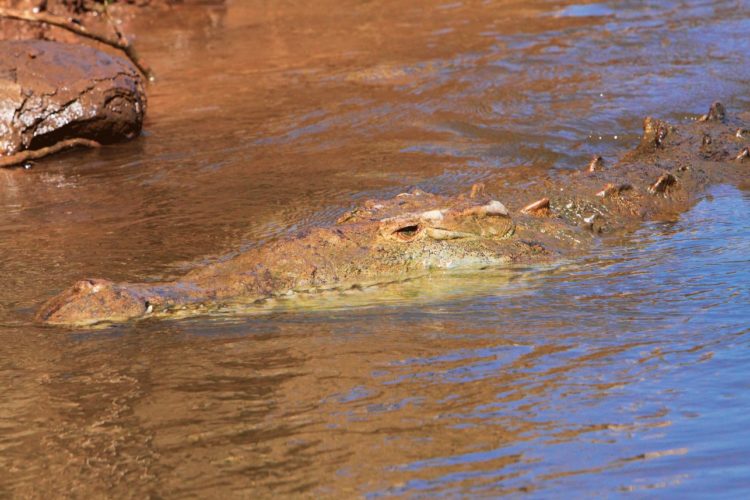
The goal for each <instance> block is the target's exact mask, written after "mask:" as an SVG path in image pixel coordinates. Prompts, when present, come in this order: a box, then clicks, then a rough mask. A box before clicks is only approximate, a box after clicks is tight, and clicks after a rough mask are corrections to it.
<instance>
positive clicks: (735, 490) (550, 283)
mask: <svg viewBox="0 0 750 500" xmlns="http://www.w3.org/2000/svg"><path fill="white" fill-rule="evenodd" d="M748 7H750V5H748V4H747V2H735V1H719V2H709V1H705V2H701V1H691V2H687V1H685V2H679V1H667V2H664V1H662V2H596V3H593V2H590V3H574V2H565V1H555V2H551V1H538V0H527V1H524V2H514V1H498V2H491V1H482V2H479V1H476V2H444V3H437V4H436V3H434V2H426V1H415V2H407V3H405V2H395V1H385V0H384V1H378V2H362V1H349V0H346V1H337V2H331V1H325V0H324V1H321V2H315V3H314V4H310V3H309V2H298V1H289V2H284V3H278V2H260V1H244V2H240V1H235V2H227V3H225V4H223V3H214V4H210V3H209V4H203V5H195V6H190V5H188V6H180V7H177V8H175V9H174V10H172V11H169V12H166V13H165V14H163V15H160V16H159V17H158V19H156V20H154V21H148V20H141V21H139V22H136V23H135V24H131V25H127V26H126V28H128V29H132V30H135V32H137V33H139V38H138V40H137V43H138V44H139V47H140V50H141V52H142V54H143V56H144V57H145V58H146V59H148V61H149V63H150V64H151V65H152V66H153V67H154V68H155V70H156V72H157V74H158V82H157V83H156V84H155V85H153V86H152V87H151V88H150V94H149V115H148V119H147V124H146V128H145V132H144V135H143V137H141V138H139V139H138V140H136V141H133V142H131V143H128V144H125V145H122V146H117V147H107V148H103V149H101V150H98V151H89V152H80V151H78V152H75V153H70V154H65V155H60V156H58V157H56V158H53V159H49V160H48V161H45V162H40V163H38V164H37V165H36V166H35V167H34V168H32V169H31V170H28V171H24V170H8V171H2V172H0V209H2V214H3V215H2V217H0V284H2V286H1V287H0V387H1V388H2V391H0V496H5V495H7V496H21V497H23V496H33V497H49V496H51V495H58V494H59V493H60V492H61V491H66V492H70V493H72V494H74V495H77V496H81V497H91V496H112V497H143V496H146V495H152V496H170V497H196V496H215V497H218V496H233V497H248V496H253V497H255V496H260V497H271V496H278V495H299V496H333V497H349V496H366V497H372V498H379V497H383V496H393V495H397V496H398V495H401V496H409V497H420V496H423V497H433V496H449V497H454V496H460V495H478V496H496V495H499V494H502V493H518V492H526V493H529V494H530V495H532V496H538V497H545V498H546V497H551V496H552V497H555V496H584V495H587V496H593V495H596V496H599V495H602V496H617V495H619V494H621V493H625V492H631V491H634V492H636V493H638V494H639V495H643V494H646V495H653V496H666V495H672V496H679V497H684V496H698V495H708V494H717V493H719V492H721V494H722V496H727V497H729V496H734V497H742V496H747V495H748V494H749V493H750V480H748V478H749V477H750V461H748V459H747V457H748V456H750V435H748V431H747V429H748V424H750V421H749V419H748V417H747V414H748V411H747V409H748V408H750V396H748V394H750V391H748V389H750V384H749V383H748V381H749V380H750V369H749V368H748V366H750V363H748V362H749V361H750V336H749V335H748V334H750V271H748V269H750V267H749V266H748V264H749V263H750V257H749V256H750V225H748V224H749V222H748V218H747V217H746V214H747V213H748V210H750V196H749V195H748V191H747V185H746V186H744V189H743V187H732V186H718V187H716V188H714V189H713V190H712V191H711V192H710V193H709V194H708V195H707V196H706V197H705V198H704V199H702V201H700V202H699V203H698V204H697V205H696V206H695V207H694V208H693V209H692V210H691V211H689V212H688V213H686V214H684V216H683V217H681V218H680V219H679V220H676V221H671V222H668V223H667V222H662V223H658V224H656V223H652V224H648V225H645V226H644V227H643V228H642V229H641V230H640V231H639V232H638V233H636V234H634V235H626V236H623V237H622V238H619V239H616V240H612V241H606V242H602V244H601V245H600V246H599V247H598V248H596V249H595V251H594V252H593V253H592V255H590V256H589V257H587V258H586V259H582V260H580V261H574V262H565V263H561V264H559V265H557V266H553V267H551V268H538V269H525V270H514V271H495V272H490V273H484V274H468V275H460V276H435V277H432V278H429V279H425V280H419V281H414V282H409V283H405V284H403V285H399V286H393V287H387V288H386V289H383V290H366V291H361V292H353V293H349V294H346V295H335V296H333V295H332V296H327V297H317V298H314V299H312V298H308V299H302V300H299V301H289V302H288V303H283V304H278V305H275V306H274V307H268V308H265V309H264V310H262V311H255V313H254V314H239V315H238V314H224V315H219V316H215V317H210V318H207V317H204V318H194V319H189V320H181V321H160V322H158V321H144V322H140V323H134V324H128V325H122V326H118V327H113V328H110V329H107V330H103V331H102V330H97V331H83V332H69V331H65V330H57V329H54V328H38V327H36V326H34V325H33V324H32V323H31V315H32V314H33V311H34V310H35V309H36V307H37V306H38V305H39V303H40V302H42V301H43V300H44V299H45V298H47V297H49V296H50V295H52V294H53V293H55V292H57V291H59V290H61V289H62V288H63V287H65V286H67V285H69V284H70V283H71V282H72V281H74V280H76V279H79V278H81V277H84V276H99V277H107V278H110V279H116V280H128V281H144V280H156V279H163V278H170V277H174V276H179V275H180V274H182V273H184V272H186V270H187V269H190V268H191V267H194V266H196V265H199V264H201V263H205V262H210V261H212V260H214V259H217V258H221V257H222V256H226V255H229V254H231V253H233V252H236V251H239V250H241V249H243V248H248V247H252V246H254V245H259V244H262V243H263V242H265V241H268V240H270V239H273V238H276V237H279V236H281V235H284V234H289V233H291V232H294V231H297V230H299V229H303V228H306V227H310V226H312V225H317V224H326V223H330V222H331V221H333V220H335V218H336V217H337V216H338V215H339V214H340V213H341V212H343V211H344V210H345V209H347V208H349V207H351V206H352V204H354V203H356V202H357V201H358V200H361V199H363V198H366V197H369V196H389V195H393V194H395V193H398V192H400V191H402V190H403V189H404V188H405V187H406V186H409V185H419V186H420V187H422V188H423V189H427V190H431V191H435V192H440V193H449V194H450V193H456V192H460V191H463V190H466V189H468V187H469V186H470V185H471V183H472V182H475V181H477V180H481V179H484V178H487V177H489V176H492V175H493V174H496V173H498V172H500V171H502V172H504V173H505V175H508V176H509V177H508V178H509V179H510V181H515V182H518V183H519V185H521V184H522V182H523V181H524V179H527V178H529V177H530V176H537V175H543V174H545V173H547V172H549V171H550V170H552V169H573V168H580V167H581V166H582V165H584V164H585V163H586V162H587V160H588V159H589V157H590V156H591V155H592V154H594V153H599V154H604V155H605V156H606V157H607V159H608V160H612V161H614V159H615V158H616V157H617V156H618V155H620V154H622V153H623V152H624V151H625V150H626V149H627V148H629V147H632V146H633V144H634V143H635V141H636V140H637V137H638V134H639V129H640V123H641V120H642V118H643V116H645V115H646V114H653V115H656V116H659V117H664V118H668V119H671V120H675V121H679V120H686V119H690V118H693V117H695V116H696V115H697V114H699V113H702V112H705V109H706V108H707V106H708V104H709V103H710V102H711V101H712V100H714V99H716V98H720V99H721V100H722V101H724V102H725V103H726V104H727V106H728V107H729V108H730V109H733V110H741V111H750V98H748V92H747V89H748V82H750V69H748V66H747V56H746V54H747V52H748V49H750V9H748ZM562 492H565V493H564V494H563V493H562Z"/></svg>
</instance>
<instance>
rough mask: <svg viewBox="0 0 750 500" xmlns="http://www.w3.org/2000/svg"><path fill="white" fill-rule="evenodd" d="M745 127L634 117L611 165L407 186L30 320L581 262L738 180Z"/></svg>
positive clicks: (66, 301) (120, 317)
mask: <svg viewBox="0 0 750 500" xmlns="http://www.w3.org/2000/svg"><path fill="white" fill-rule="evenodd" d="M744 118H745V117H744V116H739V115H738V116H735V117H729V116H728V115H727V113H726V110H725V108H724V106H723V105H722V104H721V103H719V102H715V103H713V104H712V105H711V107H710V110H709V112H708V113H707V114H706V115H703V116H701V117H699V118H698V117H697V118H696V119H694V120H691V121H689V122H687V123H683V124H681V125H679V126H678V125H673V124H670V123H667V122H666V121H663V120H659V119H655V118H652V117H647V118H646V119H645V120H644V123H643V129H644V131H643V136H642V138H641V141H640V143H639V144H638V146H637V147H636V148H635V149H634V150H632V151H630V152H628V153H626V154H625V155H624V156H623V157H622V158H621V159H620V160H619V161H618V162H616V163H614V164H612V165H611V166H607V164H606V162H605V161H604V159H603V158H601V157H599V156H596V157H594V159H592V161H591V163H590V164H589V165H587V166H586V167H585V168H581V169H580V170H576V171H564V172H552V173H550V174H548V175H547V176H546V177H544V178H540V179H535V180H531V181H528V182H526V184H525V185H524V186H523V187H522V188H519V186H514V185H513V184H512V183H510V182H508V180H507V178H505V177H504V176H502V175H497V176H495V177H494V178H491V179H489V180H486V181H485V182H484V183H479V184H475V185H473V186H472V187H471V190H470V192H467V193H463V194H460V195H457V196H444V195H438V194H432V193H428V192H425V191H423V190H421V189H417V188H412V189H410V190H408V191H407V192H404V193H401V194H399V195H397V196H395V197H393V198H390V199H381V200H378V199H376V200H368V201H366V202H364V203H363V204H362V205H361V206H358V207H357V208H354V209H353V210H351V211H349V212H347V213H345V214H344V215H343V216H341V217H340V218H339V219H338V221H336V222H335V223H332V224H331V225H330V226H327V227H314V228H311V229H309V230H307V231H305V232H303V233H300V234H296V235H293V236H288V237H285V238H281V239H278V240H276V241H273V242H271V243H268V244H266V245H263V246H260V247H257V248H252V249H250V250H247V251H245V252H242V253H240V254H239V255H237V256H235V257H233V258H231V259H229V260H226V261H223V262H219V263H214V264H211V265H207V266H205V267H200V268H197V269H194V270H192V271H190V272H188V273H187V274H185V275H184V276H183V277H181V278H179V279H177V280H175V281H170V282H153V283H117V282H112V281H109V280H106V279H83V280H80V281H78V282H77V283H75V284H74V285H73V286H71V287H70V288H68V289H67V290H64V291H63V292H61V293H60V294H58V295H56V296H54V297H52V298H51V299H49V300H48V301H47V302H46V303H45V304H43V305H42V306H41V308H40V309H39V311H38V313H37V314H36V320H37V321H39V322H41V323H45V324H50V325H66V326H71V327H76V326H90V325H95V324H102V323H119V322H126V321H131V320H137V319H141V318H149V317H165V316H170V315H174V314H175V313H176V312H177V311H181V312H182V314H183V315H184V314H204V313H205V312H207V311H209V310H211V309H212V308H216V307H220V306H222V305H226V304H228V303H243V304H247V303H252V302H262V301H264V300H267V299H269V298H273V297H279V296H287V295H293V294H298V293H316V292H321V291H333V290H346V289H352V288H360V287H369V286H374V285H380V284H386V283H392V282H398V281H403V280H406V279H414V278H418V277H421V276H425V275H426V274H428V273H430V272H431V271H432V270H436V269H465V268H469V269H487V268H497V267H510V266H518V265H523V266H528V265H535V264H543V263H550V262H554V261H557V260H560V259H562V258H570V257H572V256H575V255H581V254H583V253H585V252H586V250H587V249H590V248H591V246H592V244H594V242H595V241H596V240H597V238H598V237H599V236H600V235H603V234H610V233H616V232H623V231H628V230H632V229H634V228H636V227H638V225H639V224H641V223H642V222H643V221H644V220H655V219H663V218H670V217H674V216H676V215H677V214H679V213H680V212H683V211H685V210H687V209H688V208H690V207H691V206H692V205H693V204H695V203H696V202H697V201H698V200H699V199H700V196H702V194H703V193H704V192H705V191H706V188H707V187H708V186H709V185H711V184H713V183H719V182H724V183H735V184H739V183H741V182H744V181H745V180H746V177H747V175H746V174H747V171H748V168H750V149H749V148H748V145H750V131H748V130H747V129H746V128H743V121H742V119H744ZM186 311H187V313H186Z"/></svg>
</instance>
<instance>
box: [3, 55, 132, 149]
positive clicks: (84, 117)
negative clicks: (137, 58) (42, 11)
mask: <svg viewBox="0 0 750 500" xmlns="http://www.w3.org/2000/svg"><path fill="white" fill-rule="evenodd" d="M145 111H146V96H145V92H144V86H143V80H142V78H141V76H140V74H139V73H138V72H137V70H136V69H135V68H134V67H133V66H132V65H131V64H130V63H129V62H127V61H125V60H124V59H120V58H118V57H114V56H110V55H109V54H107V53H105V52H102V51H100V50H97V49H94V48H92V47H88V46H84V45H72V44H65V43H58V42H49V41H40V40H24V41H0V162H1V161H2V160H6V161H5V163H8V160H10V159H11V158H9V157H11V156H12V155H15V154H18V153H21V152H23V151H26V150H41V149H44V148H50V147H52V148H50V150H54V149H55V148H54V146H55V145H58V144H60V143H63V142H65V141H69V142H70V140H71V139H74V140H76V139H82V141H81V142H82V143H86V142H87V141H88V142H90V141H96V142H98V143H102V144H107V143H113V142H118V141H124V140H128V139H132V138H134V137H136V136H137V135H138V134H139V133H140V131H141V126H142V124H143V115H144V113H145ZM4 157H5V158H4Z"/></svg>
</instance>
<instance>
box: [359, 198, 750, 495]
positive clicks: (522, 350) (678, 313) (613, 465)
mask: <svg viewBox="0 0 750 500" xmlns="http://www.w3.org/2000/svg"><path fill="white" fill-rule="evenodd" d="M748 210H750V196H749V195H748V193H746V192H740V191H737V190H736V189H733V188H730V187H726V186H721V187H718V188H715V189H714V190H713V191H712V197H710V198H709V199H707V200H704V201H702V202H701V203H699V204H698V205H697V206H696V207H695V208H694V209H693V210H692V211H691V212H689V213H688V214H686V215H685V216H684V217H683V218H682V219H681V220H680V221H679V222H676V223H669V224H667V223H661V224H652V225H650V226H649V227H646V228H644V229H643V230H641V231H640V232H638V233H637V234H636V235H635V237H634V238H633V241H632V242H629V243H627V244H626V245H623V246H618V247H615V248H612V247H609V248H606V247H605V248H603V249H602V250H601V251H600V253H599V255H596V256H595V257H594V258H592V259H591V260H590V261H589V262H588V263H584V264H583V265H582V266H581V268H580V269H578V270H576V271H574V272H573V273H572V275H571V274H569V273H559V274H557V275H555V274H552V275H550V276H549V277H548V278H547V279H546V280H545V283H544V284H543V286H540V287H538V288H537V290H536V293H535V294H533V295H532V296H528V295H527V296H525V297H524V302H525V303H524V305H523V307H516V306H515V305H513V304H512V303H511V304H508V303H507V298H503V301H504V303H503V304H499V303H497V302H494V303H493V297H484V298H483V299H481V302H482V303H483V304H482V307H479V308H477V307H475V308H473V310H472V313H471V318H472V321H474V322H477V321H480V322H482V323H483V324H485V325H487V327H488V329H497V326H496V324H497V322H498V321H502V319H501V318H498V317H497V316H496V315H494V316H493V312H494V313H503V314H506V315H507V314H508V312H509V310H512V311H513V319H512V324H513V325H518V324H525V325H527V326H526V334H525V335H523V336H522V337H519V338H518V340H519V341H520V342H522V343H523V344H524V345H519V346H517V347H513V346H508V347H507V348H503V349H500V350H498V351H496V352H488V351H486V350H482V351H472V350H457V351H454V352H452V353H446V354H444V355H441V356H437V357H427V358H422V359H419V358H415V359H409V360H407V361H405V363H410V364H412V365H414V366H415V369H416V367H417V366H419V369H418V371H417V370H415V371H417V373H419V375H420V376H421V377H423V378H425V379H426V380H423V381H422V383H424V384H429V383H434V384H453V383H455V382H456V381H457V380H459V381H464V382H470V381H473V380H475V379H477V378H483V377H484V376H486V375H487V373H485V370H494V371H495V373H494V375H495V377H496V378H497V380H496V383H497V384H498V389H502V390H499V391H498V392H496V394H495V401H493V402H487V403H485V404H475V405H474V406H473V407H467V408H461V409H460V410H458V411H452V412H451V411H447V412H446V413H443V414H441V415H440V418H441V419H444V420H446V421H450V422H452V423H453V424H455V425H457V426H458V427H457V428H469V427H476V426H479V427H484V428H486V429H487V431H488V432H487V440H486V441H482V442H477V443H475V445H476V448H477V450H476V451H473V452H466V451H465V450H466V449H465V448H462V451H461V452H460V453H457V454H455V455H446V456H440V457H433V458H429V459H420V460H415V461H413V462H405V463H401V464H398V465H394V469H393V470H394V471H401V472H404V471H408V472H409V473H410V474H411V475H412V478H411V479H410V480H407V481H405V482H404V483H403V484H401V485H399V486H398V487H393V488H388V489H385V490H382V491H376V492H372V493H371V494H370V495H369V496H370V497H380V496H388V495H393V494H396V495H404V494H406V495H416V496H421V495H426V496H428V495H429V496H432V495H434V494H439V495H441V496H451V495H455V494H465V493H471V494H482V493H484V494H489V493H493V494H494V493H500V492H505V491H517V492H518V491H527V492H532V493H534V492H536V494H537V495H539V496H540V497H548V496H549V495H551V494H552V495H555V496H569V495H571V494H573V495H574V494H575V493H576V492H579V493H583V492H586V493H587V494H597V493H599V494H607V495H612V494H615V493H618V492H627V491H645V490H651V489H665V490H666V491H669V492H670V494H677V495H689V496H693V495H703V494H709V493H714V492H716V491H722V494H727V495H730V496H731V495H739V494H740V493H742V492H744V493H747V492H748V489H749V488H750V482H749V481H748V478H750V460H748V459H747V458H748V457H750V438H749V436H748V432H747V428H748V423H750V419H749V418H748V416H747V414H748V411H749V410H750V391H748V389H750V339H749V337H748V333H750V265H749V264H750V221H749V220H748V218H747V216H746V214H747V213H748ZM475 302H476V301H475ZM511 302H512V300H511ZM458 308H460V306H459V307H458ZM539 310H543V311H549V310H553V311H554V313H555V314H556V315H558V316H559V317H558V318H556V319H555V321H556V322H557V324H558V325H559V326H558V327H551V326H550V318H549V317H538V316H537V314H536V311H539ZM506 321H507V320H506ZM512 330H516V329H515V328H513V329H512ZM544 345H548V346H550V345H554V346H556V348H555V349H551V350H550V351H549V352H547V353H545V354H544V355H543V361H541V362H535V363H528V364H526V365H524V363H519V362H518V360H519V359H522V358H523V357H524V356H528V355H529V354H530V353H532V352H534V350H538V349H540V348H542V346H544ZM514 356H515V358H514ZM460 357H464V359H465V361H466V362H465V363H464V364H462V365H461V366H460V370H459V369H457V368H451V369H441V365H445V364H446V363H449V364H451V365H453V364H454V363H455V362H456V361H457V359H458V358H460ZM477 359H481V360H485V361H477ZM488 359H494V361H492V362H489V361H486V360H488ZM424 365H431V366H432V370H425V366H424ZM474 371H476V373H475V376H474V377H472V376H471V372H474ZM488 373H489V372H488ZM490 376H491V375H490ZM394 380H395V381H401V380H402V379H394ZM541 386H545V389H541V390H540V391H536V390H535V388H536V387H541ZM550 387H552V389H551V390H550ZM456 391H457V393H459V394H460V392H461V389H456ZM513 425H517V426H518V428H517V429H513V428H512V427H513ZM493 426H498V427H504V428H503V429H499V430H498V429H494V430H493V429H491V428H492V427H493ZM524 429H526V431H525V430H524ZM503 431H508V435H509V437H508V439H507V441H505V440H504V439H503ZM527 431H528V432H527ZM524 435H526V436H527V439H524ZM498 436H499V437H500V439H498ZM434 438H435V439H440V437H439V436H435V437H434ZM493 441H496V442H493ZM504 441H505V442H504ZM562 492H565V493H564V494H563V493H562Z"/></svg>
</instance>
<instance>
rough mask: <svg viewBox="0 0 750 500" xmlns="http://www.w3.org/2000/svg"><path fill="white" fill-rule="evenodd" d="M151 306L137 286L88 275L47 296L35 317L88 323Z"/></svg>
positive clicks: (140, 311)
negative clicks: (55, 293) (134, 287)
mask: <svg viewBox="0 0 750 500" xmlns="http://www.w3.org/2000/svg"><path fill="white" fill-rule="evenodd" d="M150 308H151V305H150V304H149V302H148V301H147V300H146V299H145V297H144V296H143V295H142V294H141V293H139V292H138V291H137V290H136V289H133V288H130V287H127V286H124V285H120V284H117V283H113V282H111V281H108V280H102V279H85V280H80V281H78V282H76V283H75V284H74V285H73V286H71V287H70V288H68V289H67V290H65V291H63V292H61V293H60V294H58V295H56V296H54V297H52V298H51V299H50V300H48V301H47V302H46V303H45V304H44V305H43V306H42V307H41V309H40V310H39V312H38V313H37V316H36V319H37V320H38V321H41V322H44V323H47V324H51V325H69V326H86V325H93V324H96V323H100V322H103V321H125V320H128V319H131V318H136V317H140V316H143V315H144V314H147V313H149V312H150Z"/></svg>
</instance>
